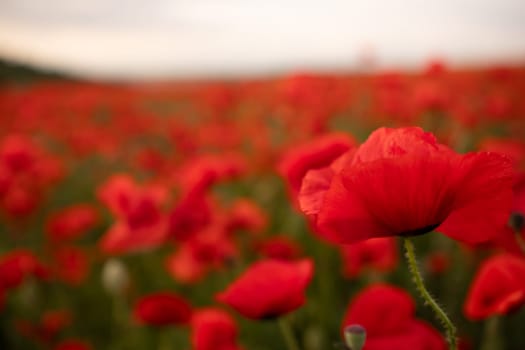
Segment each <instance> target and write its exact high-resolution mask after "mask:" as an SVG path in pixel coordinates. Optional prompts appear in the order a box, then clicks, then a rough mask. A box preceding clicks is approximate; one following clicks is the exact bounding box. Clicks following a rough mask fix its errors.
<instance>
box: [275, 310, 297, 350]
mask: <svg viewBox="0 0 525 350" xmlns="http://www.w3.org/2000/svg"><path fill="white" fill-rule="evenodd" d="M277 322H278V323H279V328H281V333H282V334H283V338H284V341H285V342H286V347H287V348H288V350H300V349H299V345H298V344H297V340H296V339H295V337H294V335H293V331H292V328H291V327H290V323H289V322H288V320H287V319H286V318H285V317H284V316H282V317H280V318H279V319H278V320H277Z"/></svg>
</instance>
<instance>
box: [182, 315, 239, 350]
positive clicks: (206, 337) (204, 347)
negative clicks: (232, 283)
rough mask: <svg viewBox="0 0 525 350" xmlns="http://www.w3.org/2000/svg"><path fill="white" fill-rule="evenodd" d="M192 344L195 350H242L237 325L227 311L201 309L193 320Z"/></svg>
mask: <svg viewBox="0 0 525 350" xmlns="http://www.w3.org/2000/svg"><path fill="white" fill-rule="evenodd" d="M191 327H192V333H191V343H192V345H193V349H194V350H240V349H241V347H240V346H238V345H237V333H238V330H237V325H236V324H235V321H234V320H233V318H232V317H231V316H230V315H229V314H228V313H227V312H225V311H223V310H221V309H216V308H207V309H200V310H198V311H197V312H195V313H194V314H193V316H192V318H191Z"/></svg>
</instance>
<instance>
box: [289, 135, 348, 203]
mask: <svg viewBox="0 0 525 350" xmlns="http://www.w3.org/2000/svg"><path fill="white" fill-rule="evenodd" d="M354 145H355V141H354V140H353V139H352V138H351V137H350V136H348V135H346V134H343V133H333V134H328V135H325V136H322V137H320V138H318V139H315V140H313V141H310V142H309V143H306V144H303V145H301V146H297V147H294V148H292V149H291V150H289V151H288V152H287V153H286V154H285V155H284V156H283V158H282V160H281V162H280V164H279V173H280V174H281V175H282V176H283V177H284V178H285V179H286V181H287V184H288V186H289V188H290V193H291V195H292V196H294V197H295V196H296V195H297V193H299V190H300V188H301V183H302V181H303V178H304V176H305V174H306V173H307V172H308V170H311V169H319V168H324V167H326V166H328V165H330V163H332V161H334V160H335V159H336V158H338V157H339V156H340V155H342V154H343V153H345V152H346V151H348V150H349V149H350V148H352V147H354Z"/></svg>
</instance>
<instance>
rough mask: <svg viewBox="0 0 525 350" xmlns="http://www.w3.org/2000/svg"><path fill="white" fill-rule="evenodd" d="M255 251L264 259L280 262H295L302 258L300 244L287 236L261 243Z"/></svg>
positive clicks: (256, 246)
mask: <svg viewBox="0 0 525 350" xmlns="http://www.w3.org/2000/svg"><path fill="white" fill-rule="evenodd" d="M255 249H256V250H257V251H258V252H259V253H260V254H261V255H263V256H264V257H266V258H270V259H278V260H294V259H297V258H298V257H299V256H301V247H300V245H299V243H297V242H296V241H294V240H292V239H291V238H289V237H287V236H284V235H283V236H273V237H269V238H266V239H264V240H262V241H259V242H258V243H256V245H255Z"/></svg>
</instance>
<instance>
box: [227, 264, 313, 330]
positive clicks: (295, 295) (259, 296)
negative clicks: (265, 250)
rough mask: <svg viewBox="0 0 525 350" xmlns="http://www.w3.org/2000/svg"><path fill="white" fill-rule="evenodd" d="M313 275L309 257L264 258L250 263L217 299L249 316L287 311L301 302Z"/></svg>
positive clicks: (273, 315) (258, 317)
mask: <svg viewBox="0 0 525 350" xmlns="http://www.w3.org/2000/svg"><path fill="white" fill-rule="evenodd" d="M312 275H313V261H312V260H310V259H303V260H299V261H296V262H286V261H280V260H264V261H259V262H257V263H255V264H253V265H252V266H251V267H250V268H248V270H247V271H245V272H244V274H243V275H242V276H240V277H239V278H238V279H237V280H236V281H234V282H233V283H232V284H231V285H230V286H229V287H228V288H227V289H226V290H225V291H224V292H222V293H220V294H219V295H218V296H217V299H218V300H219V301H221V302H223V303H225V304H227V305H229V306H231V307H232V308H234V309H235V310H237V311H238V312H239V313H240V314H241V315H243V316H245V317H247V318H251V319H256V320H257V319H268V318H274V317H278V316H281V315H284V314H286V313H289V312H291V311H293V310H295V309H297V308H299V307H300V306H302V305H303V304H304V302H305V300H306V299H305V289H306V287H307V285H308V283H309V282H310V280H311V278H312Z"/></svg>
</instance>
